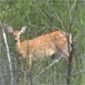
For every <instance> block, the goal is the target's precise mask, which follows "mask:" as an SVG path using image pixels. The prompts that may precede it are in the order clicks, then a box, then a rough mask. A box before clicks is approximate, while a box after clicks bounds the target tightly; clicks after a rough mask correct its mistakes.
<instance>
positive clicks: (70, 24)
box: [66, 0, 78, 85]
mask: <svg viewBox="0 0 85 85" xmlns="http://www.w3.org/2000/svg"><path fill="white" fill-rule="evenodd" d="M77 1H78V0H75V1H74V4H73V5H72V7H71V10H70V16H69V17H70V20H69V25H68V29H69V31H70V33H71V31H72V30H71V28H72V25H73V20H74V17H75V11H76V7H77ZM73 44H74V43H72V52H71V54H70V57H69V61H68V64H67V80H66V82H67V85H71V79H72V59H73ZM68 48H69V46H68Z"/></svg>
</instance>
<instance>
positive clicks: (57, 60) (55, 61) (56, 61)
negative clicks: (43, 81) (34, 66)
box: [33, 57, 61, 79]
mask: <svg viewBox="0 0 85 85" xmlns="http://www.w3.org/2000/svg"><path fill="white" fill-rule="evenodd" d="M60 60H61V57H60V58H59V59H56V60H54V61H53V62H52V63H51V64H50V65H49V66H48V67H46V68H45V69H43V70H42V71H41V72H40V74H39V75H37V76H35V77H34V78H33V79H36V78H38V77H39V76H40V75H42V74H43V73H44V72H45V71H47V70H48V69H49V68H51V67H52V66H53V65H54V64H55V63H58V62H59V61H60Z"/></svg>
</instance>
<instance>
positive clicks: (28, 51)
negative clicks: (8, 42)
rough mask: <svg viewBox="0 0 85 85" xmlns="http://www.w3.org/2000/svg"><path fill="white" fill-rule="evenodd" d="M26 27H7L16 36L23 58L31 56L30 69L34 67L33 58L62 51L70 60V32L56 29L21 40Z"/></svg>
mask: <svg viewBox="0 0 85 85" xmlns="http://www.w3.org/2000/svg"><path fill="white" fill-rule="evenodd" d="M26 28H27V27H26V26H24V27H22V29H21V30H20V31H18V30H16V31H14V30H13V28H12V27H11V26H8V27H7V29H8V32H10V33H12V34H13V36H14V40H15V41H16V47H17V51H18V53H19V54H20V55H21V57H22V58H26V57H28V58H29V61H28V63H29V64H28V65H29V70H30V69H31V67H32V60H33V59H34V58H37V57H38V58H41V57H44V58H45V57H49V56H53V55H55V54H57V53H60V54H61V55H62V57H63V58H65V59H66V60H68V58H69V56H70V53H71V50H72V48H71V44H72V35H71V34H70V33H66V32H62V31H54V32H50V33H47V34H44V35H41V36H39V37H36V38H34V39H30V40H23V41H21V40H20V36H21V34H22V33H24V32H25V31H26Z"/></svg>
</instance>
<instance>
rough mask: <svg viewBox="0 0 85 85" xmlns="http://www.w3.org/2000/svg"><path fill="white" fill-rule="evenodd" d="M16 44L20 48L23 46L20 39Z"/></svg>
mask: <svg viewBox="0 0 85 85" xmlns="http://www.w3.org/2000/svg"><path fill="white" fill-rule="evenodd" d="M16 46H17V47H18V48H19V47H20V46H21V42H20V40H18V41H17V42H16Z"/></svg>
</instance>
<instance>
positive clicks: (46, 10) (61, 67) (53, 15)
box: [0, 0, 85, 85]
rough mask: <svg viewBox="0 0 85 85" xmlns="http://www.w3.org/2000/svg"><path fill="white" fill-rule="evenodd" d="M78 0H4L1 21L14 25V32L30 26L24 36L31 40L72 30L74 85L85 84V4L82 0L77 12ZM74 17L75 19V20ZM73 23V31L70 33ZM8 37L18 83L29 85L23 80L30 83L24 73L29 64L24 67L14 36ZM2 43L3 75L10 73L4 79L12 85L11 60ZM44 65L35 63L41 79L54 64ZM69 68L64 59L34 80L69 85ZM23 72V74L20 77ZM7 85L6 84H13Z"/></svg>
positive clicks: (0, 14) (0, 47)
mask: <svg viewBox="0 0 85 85" xmlns="http://www.w3.org/2000/svg"><path fill="white" fill-rule="evenodd" d="M75 1H76V0H0V22H2V23H6V24H8V25H11V26H13V27H14V29H20V28H21V27H22V26H24V25H27V26H28V29H27V32H26V33H25V35H26V36H24V37H29V38H34V37H36V36H39V35H41V34H44V33H46V32H49V31H51V30H53V29H54V30H55V29H60V30H64V31H67V32H69V31H70V32H71V33H72V35H73V41H74V55H73V57H74V58H73V62H72V66H73V67H72V80H71V85H84V84H85V70H84V69H85V61H84V60H85V53H84V52H85V38H84V36H85V1H84V0H78V2H77V7H76V9H74V6H73V5H74V3H75ZM72 17H73V19H72V21H71V18H72ZM71 22H72V25H71V30H69V29H70V24H71ZM57 27H58V28H57ZM7 38H8V43H9V46H10V51H11V52H12V53H14V54H12V61H13V70H14V78H15V82H18V83H19V84H20V85H21V83H22V85H26V81H22V80H23V79H24V80H26V79H25V77H26V76H25V73H24V72H23V69H24V71H25V70H26V65H25V66H24V64H23V65H22V62H21V61H19V60H18V59H17V56H18V55H17V53H16V51H15V46H14V43H15V42H14V41H13V40H12V37H9V34H8V37H7ZM2 43H3V42H2V40H1V36H0V64H2V63H3V62H4V63H3V65H4V66H3V65H0V67H1V68H2V69H3V70H2V73H4V72H5V73H6V75H5V74H4V76H3V78H5V77H6V79H5V80H4V81H6V82H9V79H7V77H8V75H7V73H9V72H8V66H7V65H6V63H7V61H6V60H7V59H6V57H5V55H4V48H3V46H2ZM3 60H4V61H3ZM2 61H3V62H2ZM5 61H6V63H5ZM48 61H49V62H48ZM43 62H44V61H43ZM43 62H39V61H36V62H34V63H35V65H34V67H33V76H37V75H38V73H39V72H40V71H41V70H42V69H43V68H46V67H47V66H48V65H49V64H50V63H51V61H50V60H47V61H45V62H44V63H45V65H43ZM40 63H41V64H42V66H41V67H40V69H39V68H38V66H39V65H40ZM37 64H38V65H37ZM36 65H37V66H36ZM66 65H67V63H65V60H63V59H62V60H61V61H60V62H58V63H56V64H55V65H54V66H53V67H51V68H50V69H49V70H47V71H46V72H45V73H43V74H42V75H40V77H39V78H37V79H35V80H34V81H33V83H34V85H38V84H39V85H40V83H41V84H43V83H44V84H46V85H56V84H57V85H66V70H67V68H66ZM35 67H36V69H35ZM6 71H7V72H6ZM19 72H20V73H22V74H18V73H19ZM23 76H24V77H23ZM21 81H22V82H21ZM6 82H5V84H4V85H9V84H7V83H6ZM20 82H21V83H20ZM18 83H16V85H19V84H18ZM44 84H43V85H44Z"/></svg>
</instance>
